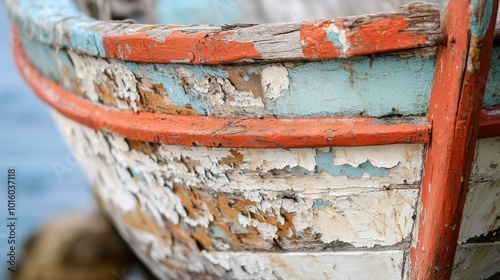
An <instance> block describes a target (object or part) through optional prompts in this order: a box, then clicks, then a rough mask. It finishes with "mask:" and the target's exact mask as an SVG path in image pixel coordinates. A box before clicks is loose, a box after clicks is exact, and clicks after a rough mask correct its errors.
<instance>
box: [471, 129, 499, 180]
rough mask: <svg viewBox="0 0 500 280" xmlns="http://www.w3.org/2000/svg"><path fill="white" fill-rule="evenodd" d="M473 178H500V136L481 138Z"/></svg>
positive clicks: (478, 142) (473, 168)
mask: <svg viewBox="0 0 500 280" xmlns="http://www.w3.org/2000/svg"><path fill="white" fill-rule="evenodd" d="M472 172H473V173H472V180H477V181H485V180H500V137H491V138H484V139H479V140H478V141H477V148H476V156H475V160H474V165H473V167H472Z"/></svg>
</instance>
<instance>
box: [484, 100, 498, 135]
mask: <svg viewBox="0 0 500 280" xmlns="http://www.w3.org/2000/svg"><path fill="white" fill-rule="evenodd" d="M480 124H481V126H480V127H479V138H487V137H496V136H500V105H499V106H496V107H492V108H488V109H486V110H483V111H482V112H481V120H480Z"/></svg>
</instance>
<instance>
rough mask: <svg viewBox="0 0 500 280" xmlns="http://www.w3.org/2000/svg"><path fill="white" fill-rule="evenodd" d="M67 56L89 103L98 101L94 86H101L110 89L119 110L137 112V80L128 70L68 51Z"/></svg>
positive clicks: (99, 59) (108, 62)
mask: <svg viewBox="0 0 500 280" xmlns="http://www.w3.org/2000/svg"><path fill="white" fill-rule="evenodd" d="M68 55H69V56H70V57H71V60H72V61H73V64H74V66H75V73H76V76H77V78H78V79H79V80H80V84H81V86H82V88H81V90H83V91H84V93H85V94H86V96H87V97H88V98H89V99H90V100H91V101H93V102H97V101H99V95H98V93H97V89H96V85H102V86H104V87H106V88H108V89H110V90H111V94H112V95H113V96H114V97H116V98H117V105H118V108H119V109H122V110H127V109H133V110H134V111H136V112H137V101H138V100H139V98H140V97H139V93H138V92H137V80H136V78H135V75H134V73H132V71H130V69H128V68H127V67H126V66H124V65H122V64H120V63H117V62H115V61H113V60H109V61H108V60H104V59H101V58H95V57H90V56H82V55H79V54H77V53H75V52H73V51H68ZM118 98H119V99H118ZM120 99H126V100H128V101H129V102H125V101H123V100H120ZM128 103H130V104H128Z"/></svg>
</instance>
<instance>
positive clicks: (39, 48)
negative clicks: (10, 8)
mask: <svg viewBox="0 0 500 280" xmlns="http://www.w3.org/2000/svg"><path fill="white" fill-rule="evenodd" d="M20 39H21V44H22V47H23V50H24V52H25V53H26V55H27V56H28V58H29V60H30V63H31V64H33V66H34V67H35V68H36V69H37V70H38V71H39V72H40V73H41V74H42V75H43V76H44V77H46V78H48V79H50V80H53V81H55V82H57V83H59V84H61V85H66V86H70V88H66V89H68V90H70V91H74V90H75V88H74V85H73V84H72V83H67V82H64V81H67V80H68V78H73V79H75V77H76V73H75V70H74V66H73V63H72V62H71V59H70V58H69V56H68V54H67V53H66V52H65V51H62V50H61V51H56V50H55V49H54V48H52V47H50V46H48V45H46V44H43V43H40V42H38V41H32V40H30V39H29V38H28V37H27V36H20ZM68 76H71V77H68Z"/></svg>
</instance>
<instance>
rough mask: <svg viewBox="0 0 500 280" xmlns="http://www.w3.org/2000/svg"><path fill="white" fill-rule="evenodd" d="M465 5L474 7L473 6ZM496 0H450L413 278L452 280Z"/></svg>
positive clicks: (433, 95)
mask: <svg viewBox="0 0 500 280" xmlns="http://www.w3.org/2000/svg"><path fill="white" fill-rule="evenodd" d="M464 7H470V10H468V9H465V8H464ZM497 9H498V1H493V0H490V1H472V2H471V1H468V0H451V1H450V2H449V4H448V7H447V10H446V12H445V13H446V15H447V16H446V17H445V18H444V19H445V23H444V27H445V32H446V34H447V38H448V42H447V44H446V46H442V47H440V48H438V53H437V61H438V65H437V71H436V76H435V80H434V86H433V90H432V92H431V100H430V106H429V108H430V109H429V110H430V111H429V115H428V116H429V122H430V123H432V131H433V134H432V140H431V143H430V144H429V151H428V154H427V160H426V163H425V165H424V170H425V171H424V177H423V180H422V192H421V207H422V208H421V211H420V213H419V216H418V223H419V225H418V231H419V232H418V235H417V236H416V238H415V245H414V247H413V248H412V250H411V266H412V269H411V275H410V277H411V278H412V279H448V278H449V277H450V275H451V272H452V268H453V259H454V255H455V250H456V244H457V239H458V234H459V229H460V222H461V219H462V211H463V207H464V203H465V196H466V192H467V185H468V182H469V178H470V171H471V167H472V161H473V159H474V149H475V143H476V139H477V134H478V130H479V115H480V113H481V107H482V103H483V98H484V91H485V87H486V85H485V84H486V79H487V77H488V70H489V67H488V64H489V61H490V53H491V48H492V45H493V35H494V30H495V22H496V20H495V19H496V14H497Z"/></svg>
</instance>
